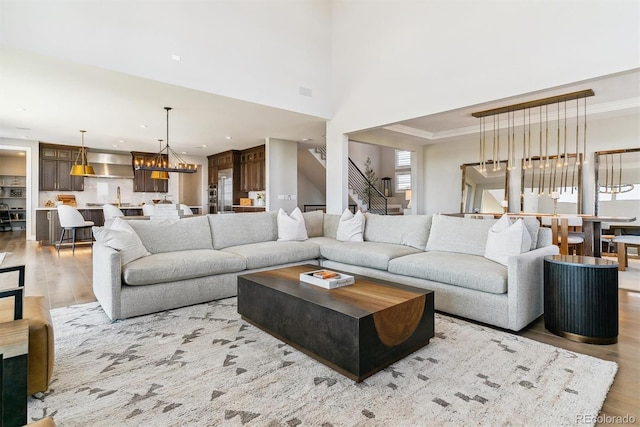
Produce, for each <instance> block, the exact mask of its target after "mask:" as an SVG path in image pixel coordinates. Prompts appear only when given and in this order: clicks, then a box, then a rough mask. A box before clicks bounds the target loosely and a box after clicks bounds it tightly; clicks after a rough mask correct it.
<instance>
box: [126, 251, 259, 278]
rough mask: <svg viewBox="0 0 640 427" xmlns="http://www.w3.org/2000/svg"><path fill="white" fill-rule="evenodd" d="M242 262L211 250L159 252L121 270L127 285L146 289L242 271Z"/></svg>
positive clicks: (243, 263) (242, 260)
mask: <svg viewBox="0 0 640 427" xmlns="http://www.w3.org/2000/svg"><path fill="white" fill-rule="evenodd" d="M246 266H247V263H246V261H245V260H244V258H242V257H239V256H237V255H234V254H230V253H226V252H222V251H216V250H213V249H195V250H191V251H180V252H163V253H157V254H154V255H149V256H147V257H144V258H140V259H137V260H135V261H132V262H130V263H128V264H126V265H123V266H122V275H123V278H124V282H125V283H126V284H127V285H150V284H153V283H166V282H175V281H179V280H186V279H193V278H195V277H205V276H212V275H216V274H223V273H233V272H238V271H242V270H244V269H245V268H246Z"/></svg>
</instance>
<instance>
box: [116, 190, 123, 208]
mask: <svg viewBox="0 0 640 427" xmlns="http://www.w3.org/2000/svg"><path fill="white" fill-rule="evenodd" d="M116 198H117V199H118V207H120V206H121V205H122V200H120V186H118V188H117V190H116Z"/></svg>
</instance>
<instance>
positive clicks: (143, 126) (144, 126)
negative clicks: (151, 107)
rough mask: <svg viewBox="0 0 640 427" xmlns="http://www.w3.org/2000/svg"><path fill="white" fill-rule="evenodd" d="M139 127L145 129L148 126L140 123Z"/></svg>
mask: <svg viewBox="0 0 640 427" xmlns="http://www.w3.org/2000/svg"><path fill="white" fill-rule="evenodd" d="M140 127H141V128H143V129H146V128H148V127H149V126H147V125H140Z"/></svg>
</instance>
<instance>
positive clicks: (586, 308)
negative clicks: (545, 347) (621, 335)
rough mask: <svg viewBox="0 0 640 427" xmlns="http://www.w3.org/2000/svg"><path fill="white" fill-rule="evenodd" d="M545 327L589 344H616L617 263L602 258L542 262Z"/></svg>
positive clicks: (554, 257) (558, 258)
mask: <svg viewBox="0 0 640 427" xmlns="http://www.w3.org/2000/svg"><path fill="white" fill-rule="evenodd" d="M544 326H545V328H547V329H548V330H549V331H550V332H553V333H554V334H556V335H559V336H561V337H564V338H567V339H570V340H572V341H578V342H584V343H589V344H613V343H615V342H617V341H618V263H617V262H614V261H609V260H605V259H602V258H593V257H588V256H574V255H549V256H546V257H545V258H544Z"/></svg>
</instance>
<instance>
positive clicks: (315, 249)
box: [222, 241, 320, 270]
mask: <svg viewBox="0 0 640 427" xmlns="http://www.w3.org/2000/svg"><path fill="white" fill-rule="evenodd" d="M222 251H223V252H228V253H231V254H234V255H237V256H240V257H242V258H243V259H245V260H246V265H247V269H248V270H251V269H254V268H264V267H275V266H278V265H281V264H288V263H291V262H300V261H308V260H312V259H316V258H319V257H320V247H319V246H318V245H316V244H314V243H311V242H296V241H282V242H260V243H250V244H247V245H240V246H230V247H228V248H224V249H222Z"/></svg>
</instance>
